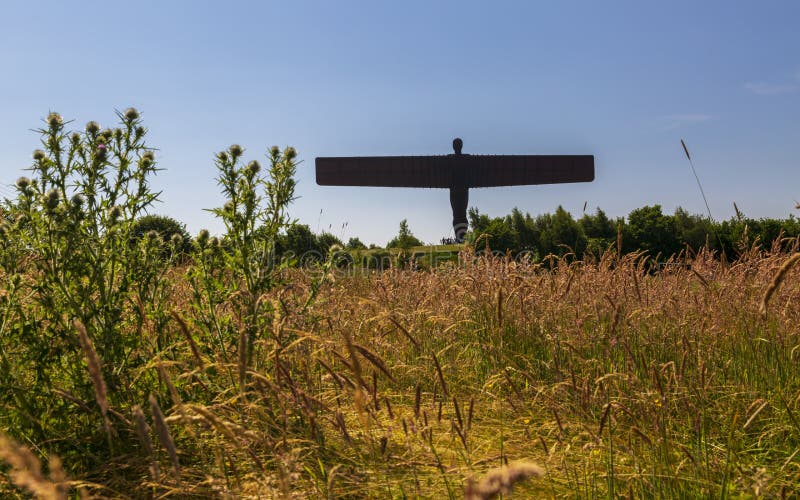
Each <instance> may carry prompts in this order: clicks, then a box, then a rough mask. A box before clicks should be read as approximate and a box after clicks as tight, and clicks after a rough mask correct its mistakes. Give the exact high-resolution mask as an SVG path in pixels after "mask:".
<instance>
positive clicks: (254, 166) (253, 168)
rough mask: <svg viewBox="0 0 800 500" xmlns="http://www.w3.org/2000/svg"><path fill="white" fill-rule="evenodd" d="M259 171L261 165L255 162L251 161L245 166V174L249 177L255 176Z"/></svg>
mask: <svg viewBox="0 0 800 500" xmlns="http://www.w3.org/2000/svg"><path fill="white" fill-rule="evenodd" d="M260 171H261V164H260V163H258V162H257V161H255V160H253V161H251V162H250V163H248V164H247V173H248V174H249V175H251V176H254V175H256V174H257V173H258V172H260Z"/></svg>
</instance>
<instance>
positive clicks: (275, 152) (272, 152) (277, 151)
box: [269, 146, 281, 158]
mask: <svg viewBox="0 0 800 500" xmlns="http://www.w3.org/2000/svg"><path fill="white" fill-rule="evenodd" d="M269 154H270V155H271V156H272V157H273V158H277V157H278V156H280V154H281V148H279V147H278V146H272V147H271V148H270V149H269Z"/></svg>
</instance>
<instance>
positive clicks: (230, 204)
mask: <svg viewBox="0 0 800 500" xmlns="http://www.w3.org/2000/svg"><path fill="white" fill-rule="evenodd" d="M222 209H223V210H224V211H226V212H228V213H233V209H234V205H233V202H232V201H227V202H225V205H223V206H222Z"/></svg>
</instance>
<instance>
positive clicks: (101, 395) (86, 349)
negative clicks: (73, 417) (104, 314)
mask: <svg viewBox="0 0 800 500" xmlns="http://www.w3.org/2000/svg"><path fill="white" fill-rule="evenodd" d="M75 328H76V329H77V330H78V341H79V342H80V344H81V349H82V350H83V355H84V357H85V358H86V366H87V367H88V369H89V378H90V379H91V381H92V386H93V387H94V394H95V400H96V401H97V405H98V406H99V407H100V411H101V412H102V414H103V427H104V428H105V431H106V437H107V439H108V447H109V449H111V448H112V446H113V440H112V438H111V421H110V420H109V419H108V409H109V405H108V388H107V387H106V382H105V380H104V379H103V372H102V370H101V365H100V358H99V357H98V356H97V352H96V351H95V350H94V345H92V340H91V339H90V338H89V334H88V333H87V332H86V327H85V326H84V325H83V323H81V322H80V321H77V320H76V321H75Z"/></svg>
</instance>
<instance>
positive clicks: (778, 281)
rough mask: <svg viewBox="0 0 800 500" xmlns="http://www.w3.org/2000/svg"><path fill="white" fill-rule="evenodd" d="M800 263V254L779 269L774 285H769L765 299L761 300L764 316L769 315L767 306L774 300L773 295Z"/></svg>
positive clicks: (773, 280) (760, 309)
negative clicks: (790, 271)
mask: <svg viewBox="0 0 800 500" xmlns="http://www.w3.org/2000/svg"><path fill="white" fill-rule="evenodd" d="M798 262H800V252H797V253H796V254H794V255H792V256H791V257H789V258H788V259H787V260H786V262H784V263H783V265H782V266H781V268H780V269H778V273H777V274H776V275H775V277H774V278H772V283H770V284H769V286H768V287H767V291H766V292H764V297H763V298H762V299H761V307H760V308H759V312H760V313H761V315H762V316H766V315H767V304H768V303H769V299H771V298H772V295H773V294H774V293H775V291H776V290H777V289H778V287H779V286H780V285H781V283H782V282H783V280H784V278H786V273H788V272H789V270H790V269H791V268H793V267H794V265H795V264H797V263H798Z"/></svg>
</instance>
